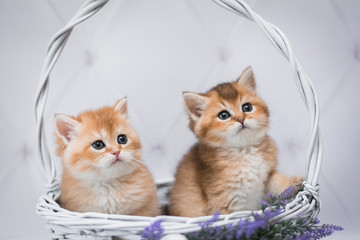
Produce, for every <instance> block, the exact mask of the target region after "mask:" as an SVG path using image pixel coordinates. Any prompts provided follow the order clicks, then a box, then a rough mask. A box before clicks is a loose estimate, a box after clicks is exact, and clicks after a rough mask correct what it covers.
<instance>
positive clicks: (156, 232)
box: [141, 219, 164, 240]
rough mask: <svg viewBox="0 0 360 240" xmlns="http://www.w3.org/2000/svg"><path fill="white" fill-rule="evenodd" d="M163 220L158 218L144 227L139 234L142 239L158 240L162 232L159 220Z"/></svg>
mask: <svg viewBox="0 0 360 240" xmlns="http://www.w3.org/2000/svg"><path fill="white" fill-rule="evenodd" d="M162 221H163V220H162V219H159V220H156V221H155V222H153V223H152V224H151V225H150V226H148V227H146V228H145V229H144V231H143V233H142V235H141V239H143V240H159V239H160V238H161V237H162V234H163V233H164V229H162V227H161V222H162Z"/></svg>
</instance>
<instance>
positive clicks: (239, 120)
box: [235, 116, 245, 124]
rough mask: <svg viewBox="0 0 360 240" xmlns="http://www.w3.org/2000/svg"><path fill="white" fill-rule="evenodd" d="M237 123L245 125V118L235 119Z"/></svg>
mask: <svg viewBox="0 0 360 240" xmlns="http://www.w3.org/2000/svg"><path fill="white" fill-rule="evenodd" d="M235 121H237V122H240V123H241V124H244V121H245V118H244V117H243V116H238V117H236V118H235Z"/></svg>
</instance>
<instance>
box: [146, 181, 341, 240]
mask: <svg viewBox="0 0 360 240" xmlns="http://www.w3.org/2000/svg"><path fill="white" fill-rule="evenodd" d="M293 192H294V187H289V188H287V189H286V190H285V191H284V192H282V193H281V194H280V195H279V196H278V197H277V196H274V195H271V194H268V202H266V201H261V202H260V209H261V211H260V212H261V213H260V214H259V213H253V214H252V215H251V216H249V217H247V218H245V219H240V220H239V221H238V222H237V223H235V224H234V223H230V224H227V225H225V226H213V224H214V223H215V222H216V221H217V220H218V218H219V215H220V213H219V212H216V213H215V214H214V215H213V217H212V218H211V219H209V220H207V221H204V222H200V223H198V224H199V226H200V227H201V230H200V231H197V232H192V233H188V234H186V237H187V238H188V240H201V239H203V240H247V239H250V240H259V239H267V240H280V239H281V240H282V239H289V240H317V239H321V238H324V237H327V236H330V235H331V234H333V233H334V232H336V231H342V230H344V229H343V228H342V227H340V226H336V225H331V224H323V225H319V224H320V221H319V220H318V219H316V218H315V219H310V220H308V221H305V220H304V219H303V218H301V215H299V217H298V219H296V220H290V221H282V222H277V223H273V222H271V219H272V218H273V217H275V216H277V215H279V214H280V213H282V212H283V207H284V206H285V205H286V204H287V203H289V202H290V200H291V196H292V193H293ZM161 222H162V220H157V221H155V222H153V223H152V224H151V225H150V226H149V227H146V228H145V229H144V231H143V234H142V239H143V240H145V239H148V240H159V239H160V238H161V237H162V235H163V233H164V230H163V229H162V227H161Z"/></svg>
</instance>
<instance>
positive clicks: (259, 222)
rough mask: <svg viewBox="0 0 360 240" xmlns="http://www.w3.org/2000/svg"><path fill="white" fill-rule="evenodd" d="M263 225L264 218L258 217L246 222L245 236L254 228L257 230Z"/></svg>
mask: <svg viewBox="0 0 360 240" xmlns="http://www.w3.org/2000/svg"><path fill="white" fill-rule="evenodd" d="M265 225H266V221H265V220H264V219H258V220H255V221H253V222H248V224H246V228H247V229H246V232H245V235H246V237H247V238H249V237H250V236H251V235H252V234H253V233H254V232H255V231H256V230H258V229H259V228H264V227H265Z"/></svg>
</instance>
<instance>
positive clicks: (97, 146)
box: [91, 140, 105, 150]
mask: <svg viewBox="0 0 360 240" xmlns="http://www.w3.org/2000/svg"><path fill="white" fill-rule="evenodd" d="M91 146H92V147H93V148H95V149H96V150H100V149H102V148H104V147H105V143H104V142H103V141H101V140H97V141H95V142H93V144H91Z"/></svg>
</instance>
